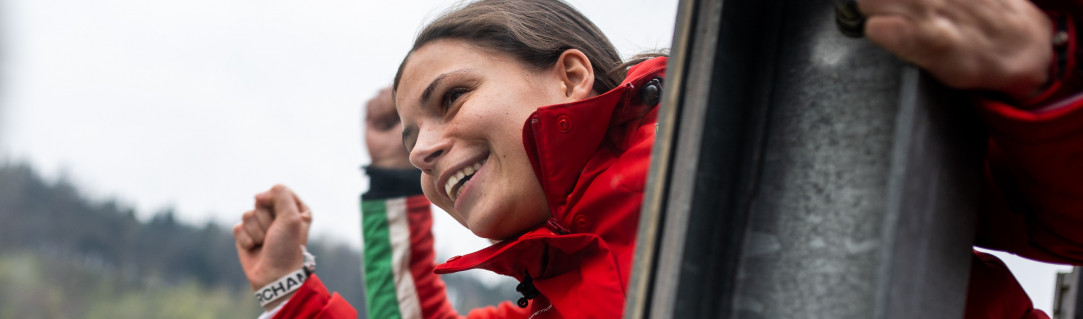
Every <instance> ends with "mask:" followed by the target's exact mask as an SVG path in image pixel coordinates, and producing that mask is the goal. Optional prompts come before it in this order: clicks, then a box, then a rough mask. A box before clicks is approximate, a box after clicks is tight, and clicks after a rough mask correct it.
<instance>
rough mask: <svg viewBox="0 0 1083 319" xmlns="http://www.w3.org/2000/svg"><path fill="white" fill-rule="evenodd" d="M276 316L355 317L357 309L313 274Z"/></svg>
mask: <svg viewBox="0 0 1083 319" xmlns="http://www.w3.org/2000/svg"><path fill="white" fill-rule="evenodd" d="M274 318H276V319H285V318H320V319H344V318H350V319H353V318H357V310H354V309H353V307H352V306H350V304H349V303H347V302H346V299H342V297H341V296H339V295H338V293H334V294H332V293H328V292H327V288H325V287H324V285H323V282H322V281H320V278H319V277H316V275H312V277H310V278H308V280H306V281H305V284H304V285H302V286H301V289H299V290H297V293H296V294H294V295H293V297H290V300H289V301H287V302H286V305H285V306H283V307H282V310H279V311H278V313H277V314H275V316H274Z"/></svg>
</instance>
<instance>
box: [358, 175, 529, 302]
mask: <svg viewBox="0 0 1083 319" xmlns="http://www.w3.org/2000/svg"><path fill="white" fill-rule="evenodd" d="M368 174H369V178H370V182H371V184H372V185H374V186H375V185H380V186H379V187H378V189H377V188H371V190H370V191H369V192H368V193H365V194H364V195H362V196H361V229H362V237H363V238H364V241H365V247H364V256H365V258H364V263H365V265H364V277H365V295H366V298H367V299H366V301H367V302H368V315H369V318H458V317H459V315H458V314H457V313H456V311H455V309H454V308H452V306H451V303H450V302H449V301H448V298H447V292H446V286H445V285H444V282H443V281H442V280H440V277H439V276H438V275H436V274H435V273H433V268H434V267H435V265H436V264H435V256H436V254H435V250H434V246H433V235H432V209H431V207H432V205H431V204H430V203H429V201H428V200H427V199H426V198H425V196H424V195H421V187H420V186H419V185H418V180H419V174H420V171H418V170H417V169H397V170H396V169H380V168H374V167H369V168H368ZM524 314H525V309H522V308H519V307H516V306H514V305H512V304H511V303H510V302H503V303H501V304H500V305H498V306H496V307H485V308H480V309H475V310H472V311H470V313H469V316H468V317H470V318H516V317H524Z"/></svg>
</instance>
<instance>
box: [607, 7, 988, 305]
mask: <svg viewBox="0 0 1083 319" xmlns="http://www.w3.org/2000/svg"><path fill="white" fill-rule="evenodd" d="M693 2H695V4H693V5H692V6H693V7H695V8H696V9H695V10H691V11H692V12H693V14H694V15H695V18H694V19H693V23H692V27H691V30H694V31H693V32H689V33H688V34H684V36H688V37H691V39H690V40H687V41H684V42H680V41H678V40H675V41H674V43H675V46H674V48H673V50H674V51H675V52H678V51H680V50H687V51H688V53H686V54H682V55H679V56H682V57H686V58H687V59H688V61H671V63H670V65H671V67H686V68H688V70H687V72H685V73H679V74H683V75H684V82H683V84H682V85H680V86H673V85H670V86H667V87H666V90H669V91H667V92H666V94H678V95H679V96H680V98H679V99H677V101H678V102H677V103H676V104H675V105H667V106H665V107H671V108H675V109H676V110H675V111H673V112H675V113H676V114H678V115H677V116H676V118H678V119H679V120H678V122H677V123H663V124H662V125H663V126H664V125H675V126H676V128H675V130H676V134H675V137H674V138H673V139H672V140H659V141H658V142H657V143H672V144H674V145H675V151H674V154H673V158H672V159H671V160H670V163H669V164H668V166H667V167H657V166H656V167H652V169H656V170H666V171H667V172H668V174H667V175H665V177H664V178H660V179H655V180H657V181H659V182H663V181H664V182H665V183H664V184H665V189H664V190H662V192H663V193H664V199H663V200H662V201H663V202H664V204H663V205H661V206H662V207H664V213H661V212H652V211H649V210H648V209H647V208H646V206H647V205H645V211H644V215H650V214H659V216H661V218H660V219H661V221H660V222H657V223H656V224H654V225H641V227H642V228H649V227H652V226H653V227H659V225H661V226H660V227H662V231H661V238H662V239H661V241H660V243H659V244H657V246H656V248H655V249H657V251H656V252H655V256H656V257H654V258H653V260H655V261H656V264H655V265H654V266H653V267H652V268H637V270H636V271H637V273H636V274H635V276H636V277H637V278H635V279H633V282H635V281H636V280H640V281H649V282H651V283H652V284H649V285H643V286H647V287H649V289H651V294H650V295H651V296H650V299H649V302H645V303H643V302H641V301H635V300H632V301H630V302H629V306H628V309H629V310H633V311H628V312H627V315H628V317H634V318H641V317H643V316H645V315H644V314H649V316H650V317H652V318H710V317H734V318H870V317H872V318H960V317H962V315H963V305H964V302H965V300H966V299H965V298H966V283H967V278H968V275H969V262H970V256H969V255H970V253H969V250H970V246H971V242H972V238H973V230H972V228H973V226H972V225H973V213H974V210H973V208H974V207H975V204H976V196H977V189H978V188H979V183H980V173H981V168H982V165H981V156H982V154H983V152H984V137H983V136H982V133H981V132H982V131H983V130H982V128H981V127H980V125H979V120H978V119H977V117H976V115H975V114H972V113H971V112H970V108H969V107H968V106H967V103H966V101H964V100H961V99H959V98H957V95H955V94H952V92H949V91H948V90H945V89H943V88H940V87H939V86H938V85H936V84H935V83H934V81H932V80H930V79H928V78H926V77H924V76H922V75H921V74H920V73H919V72H918V71H917V70H916V69H914V68H912V67H908V66H906V65H904V64H903V63H901V62H899V61H898V60H896V59H895V58H894V57H892V56H891V55H890V54H888V53H887V52H884V51H883V50H881V49H879V48H877V47H875V46H874V45H872V44H871V43H869V42H868V41H865V40H855V39H849V38H846V37H844V36H843V35H842V34H840V33H839V32H838V30H837V28H836V26H835V23H834V19H835V15H834V14H835V12H834V2H833V1H831V0H822V1H821V0H807V1H800V0H791V1H756V0H726V1H693ZM684 5H685V2H682V6H684ZM683 12H685V11H682V13H683ZM685 18H687V17H685ZM677 36H682V34H680V33H678V34H677ZM678 43H686V44H687V45H686V46H683V47H679V46H676V44H678ZM670 72H671V73H670V74H673V73H672V72H673V71H672V70H671V71H670ZM667 101H669V100H667ZM652 178H653V177H652ZM651 191H655V190H648V192H649V193H650V192H651ZM646 218H647V217H645V219H644V220H646ZM640 234H641V236H642V234H644V232H642V231H641V233H640ZM640 240H641V242H643V240H644V239H643V238H641V239H640ZM643 249H649V247H646V248H643ZM637 258H638V256H637ZM636 265H637V267H638V266H639V265H640V264H639V263H637V264H636ZM641 269H650V270H649V271H642V272H641V271H640V270H641ZM644 272H645V273H646V274H644ZM641 276H645V277H647V279H643V278H638V277H641ZM632 289H633V292H632V293H633V294H635V293H636V290H635V289H640V288H638V287H633V288H632ZM636 307H646V308H648V310H643V309H637V308H636Z"/></svg>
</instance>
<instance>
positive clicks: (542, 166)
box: [523, 57, 666, 220]
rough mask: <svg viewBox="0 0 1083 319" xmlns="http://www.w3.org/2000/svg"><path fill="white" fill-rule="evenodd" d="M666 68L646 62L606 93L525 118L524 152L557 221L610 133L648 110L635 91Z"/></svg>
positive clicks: (543, 109) (662, 61) (658, 62)
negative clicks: (569, 195) (596, 152)
mask: <svg viewBox="0 0 1083 319" xmlns="http://www.w3.org/2000/svg"><path fill="white" fill-rule="evenodd" d="M665 67H666V58H665V57H660V58H654V59H651V60H647V61H645V62H643V63H640V64H637V65H635V66H633V67H632V68H631V69H629V70H628V76H627V77H626V78H625V80H624V82H622V83H621V84H620V86H617V87H616V88H614V89H612V90H609V92H605V93H603V94H601V95H598V96H595V97H592V98H589V99H586V100H582V101H577V102H572V103H567V104H557V105H550V106H543V107H540V108H538V110H537V111H535V112H534V114H532V115H531V116H530V117H529V118H527V123H526V124H525V125H524V126H523V146H524V147H526V151H527V155H529V156H530V163H531V164H532V165H534V174H535V175H536V176H538V180H539V181H540V182H541V185H542V189H543V190H544V191H545V196H546V200H547V202H548V203H549V211H550V214H552V216H553V217H554V218H555V219H556V220H561V219H562V218H563V217H564V216H563V215H564V213H565V212H564V210H563V209H562V207H563V206H564V201H565V199H566V198H567V196H568V194H569V193H571V191H572V188H573V187H574V186H575V184H576V181H577V180H578V179H579V176H580V175H581V173H582V170H583V166H584V165H586V163H587V161H589V160H590V158H591V157H592V156H594V153H595V150H597V149H598V146H599V145H601V143H602V141H603V140H605V139H606V138H607V133H608V132H609V131H610V128H612V127H615V126H618V125H621V124H624V123H625V122H627V121H629V120H633V119H636V118H639V117H642V116H643V115H644V114H646V113H647V111H649V110H650V108H652V107H653V105H652V106H646V107H644V106H645V105H642V103H640V102H639V94H635V93H638V92H639V90H636V88H639V87H642V86H643V84H644V83H646V82H648V81H650V80H651V79H652V78H654V77H655V73H657V72H658V71H660V70H663V69H665Z"/></svg>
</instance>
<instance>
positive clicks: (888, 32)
mask: <svg viewBox="0 0 1083 319" xmlns="http://www.w3.org/2000/svg"><path fill="white" fill-rule="evenodd" d="M914 29H915V26H914V23H913V21H911V20H910V19H908V18H906V17H904V16H899V15H886V16H884V15H881V16H873V17H870V18H869V19H868V20H867V21H865V37H866V38H868V39H869V41H872V42H873V43H876V44H877V45H879V46H881V47H883V48H884V49H886V50H888V51H890V52H892V53H895V54H896V55H898V56H900V57H901V58H903V59H905V60H910V61H913V59H914V55H915V52H913V51H914V45H913V43H914V33H915V30H914Z"/></svg>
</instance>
